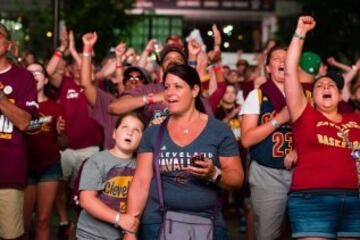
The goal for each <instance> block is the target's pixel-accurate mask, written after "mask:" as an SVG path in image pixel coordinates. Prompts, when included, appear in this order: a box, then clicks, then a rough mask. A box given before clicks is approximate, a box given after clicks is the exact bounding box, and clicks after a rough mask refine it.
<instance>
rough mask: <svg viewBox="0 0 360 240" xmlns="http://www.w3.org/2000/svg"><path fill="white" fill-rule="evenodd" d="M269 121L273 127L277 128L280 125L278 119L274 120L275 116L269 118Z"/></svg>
mask: <svg viewBox="0 0 360 240" xmlns="http://www.w3.org/2000/svg"><path fill="white" fill-rule="evenodd" d="M270 123H271V125H273V126H274V128H279V127H280V124H279V123H278V121H276V119H275V118H273V119H271V121H270Z"/></svg>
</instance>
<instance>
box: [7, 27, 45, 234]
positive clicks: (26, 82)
mask: <svg viewBox="0 0 360 240" xmlns="http://www.w3.org/2000/svg"><path fill="white" fill-rule="evenodd" d="M11 45H12V42H11V36H10V32H9V30H8V29H7V28H6V27H5V26H4V25H2V24H0V159H1V161H0V206H1V207H0V239H16V238H19V237H21V236H22V235H23V233H24V226H23V202H24V188H25V187H26V180H27V169H26V162H27V161H26V146H25V142H24V136H23V133H22V132H23V131H24V130H26V129H27V127H28V125H29V122H30V119H31V115H32V114H36V112H37V106H38V104H37V103H36V85H35V80H34V78H33V76H32V74H31V73H30V72H28V71H26V70H25V69H23V68H20V67H18V66H16V65H14V64H11V63H10V62H9V60H8V59H7V54H8V51H9V50H10V48H11Z"/></svg>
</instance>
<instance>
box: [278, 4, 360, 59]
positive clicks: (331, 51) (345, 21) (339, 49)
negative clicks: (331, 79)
mask: <svg viewBox="0 0 360 240" xmlns="http://www.w3.org/2000/svg"><path fill="white" fill-rule="evenodd" d="M297 1H298V2H300V3H301V4H302V6H303V7H302V9H303V13H302V15H306V14H310V15H311V16H313V17H314V18H315V20H316V25H317V26H316V30H315V31H313V32H311V33H310V34H309V35H308V37H307V38H308V39H307V40H306V44H305V49H304V50H312V51H314V52H317V53H319V54H320V55H321V56H322V58H323V59H326V58H327V57H330V56H334V57H335V58H337V59H340V60H341V61H344V62H346V63H349V64H353V63H354V62H355V61H356V59H357V58H358V57H359V56H360V1H358V0H343V1H339V0H326V1H322V0H297ZM297 18H298V16H292V17H289V18H286V19H279V21H278V22H279V32H278V39H280V40H281V41H284V42H287V43H289V42H290V40H291V37H292V33H293V31H292V29H294V27H295V26H296V21H297Z"/></svg>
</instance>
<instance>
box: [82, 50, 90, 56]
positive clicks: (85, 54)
mask: <svg viewBox="0 0 360 240" xmlns="http://www.w3.org/2000/svg"><path fill="white" fill-rule="evenodd" d="M82 55H83V56H84V57H91V53H89V52H85V51H84V52H83V53H82Z"/></svg>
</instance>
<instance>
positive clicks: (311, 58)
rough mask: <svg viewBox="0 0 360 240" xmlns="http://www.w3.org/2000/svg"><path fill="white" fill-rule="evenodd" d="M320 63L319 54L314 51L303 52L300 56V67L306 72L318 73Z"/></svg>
mask: <svg viewBox="0 0 360 240" xmlns="http://www.w3.org/2000/svg"><path fill="white" fill-rule="evenodd" d="M320 65H321V59H320V56H319V55H318V54H316V53H314V52H304V53H303V54H302V55H301V57H300V67H301V69H302V70H304V71H305V72H307V73H308V74H311V75H314V76H315V75H316V74H318V72H319V68H320Z"/></svg>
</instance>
